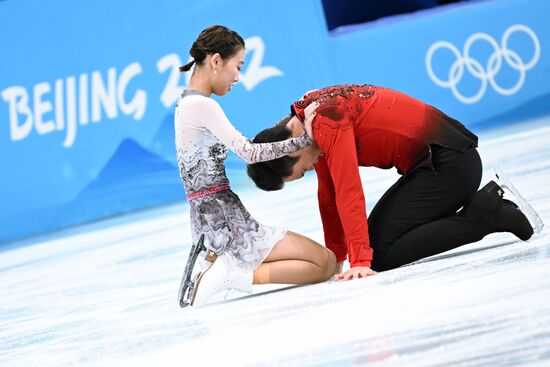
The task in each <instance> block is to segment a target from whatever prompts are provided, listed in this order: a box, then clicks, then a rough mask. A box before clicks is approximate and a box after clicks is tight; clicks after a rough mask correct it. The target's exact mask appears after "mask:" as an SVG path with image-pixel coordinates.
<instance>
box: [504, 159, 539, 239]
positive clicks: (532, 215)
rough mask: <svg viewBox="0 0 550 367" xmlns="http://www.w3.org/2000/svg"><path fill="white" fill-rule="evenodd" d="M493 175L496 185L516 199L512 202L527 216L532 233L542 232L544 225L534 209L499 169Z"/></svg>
mask: <svg viewBox="0 0 550 367" xmlns="http://www.w3.org/2000/svg"><path fill="white" fill-rule="evenodd" d="M495 174H496V176H497V182H498V185H499V186H500V187H502V188H504V189H507V190H508V191H510V193H511V194H512V195H513V196H514V198H515V199H516V200H514V201H515V202H516V204H517V205H518V206H519V207H520V209H521V211H522V212H523V213H524V214H525V215H526V216H527V218H528V219H529V222H531V225H532V226H533V231H534V232H535V233H540V232H542V229H543V228H544V223H543V222H542V219H541V218H540V216H539V215H538V213H537V212H536V211H535V209H534V208H533V207H532V206H531V204H529V202H528V201H527V200H526V199H525V198H524V197H523V196H522V195H521V194H520V193H519V191H518V189H516V187H515V186H514V185H513V184H512V182H511V181H510V179H509V178H508V177H506V175H505V174H504V172H502V169H500V167H496V168H495Z"/></svg>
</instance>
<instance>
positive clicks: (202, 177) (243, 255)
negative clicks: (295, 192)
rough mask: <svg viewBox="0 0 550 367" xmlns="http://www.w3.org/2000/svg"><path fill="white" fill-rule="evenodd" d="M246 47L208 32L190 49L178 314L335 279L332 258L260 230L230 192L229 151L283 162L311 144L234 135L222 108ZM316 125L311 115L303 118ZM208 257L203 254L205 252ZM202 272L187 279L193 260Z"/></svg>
mask: <svg viewBox="0 0 550 367" xmlns="http://www.w3.org/2000/svg"><path fill="white" fill-rule="evenodd" d="M244 47H245V44H244V41H243V39H242V37H241V36H239V35H238V34H237V33H236V32H234V31H232V30H230V29H228V28H226V27H223V26H212V27H209V28H206V29H205V30H203V31H202V32H201V33H200V35H199V36H198V38H197V40H196V41H195V42H194V43H193V45H192V47H191V50H190V52H189V53H190V55H191V56H192V57H193V60H192V61H191V62H189V63H188V64H187V65H185V66H182V67H180V70H181V71H182V72H186V71H189V70H190V69H191V67H192V66H193V65H195V69H194V71H193V74H192V76H191V79H190V82H189V85H188V86H187V89H186V90H184V91H183V93H182V94H181V98H180V99H179V100H178V103H177V106H176V112H175V133H176V151H177V158H178V165H179V171H180V175H181V178H182V180H183V183H184V185H185V189H186V192H187V198H188V201H189V206H190V214H191V230H192V240H193V243H194V244H196V243H198V245H196V246H194V249H193V250H192V253H191V254H190V256H189V259H188V264H187V267H186V272H185V274H184V277H183V279H182V284H181V286H180V293H179V301H180V306H181V307H185V306H187V305H194V306H200V305H203V304H205V303H206V302H207V301H208V299H209V298H211V296H212V295H214V294H216V293H218V292H220V291H223V290H226V289H237V290H240V291H245V292H250V290H251V285H252V284H253V283H255V284H262V283H287V284H288V283H291V284H303V283H312V282H320V281H324V280H327V279H328V278H330V277H331V276H332V275H334V273H335V270H336V258H335V255H334V253H333V252H332V251H330V250H328V249H326V248H325V247H324V246H321V245H319V244H318V243H316V242H314V241H313V240H311V239H309V238H306V237H304V236H301V235H299V234H296V233H293V232H289V231H285V230H282V229H278V228H273V227H270V226H266V225H263V224H260V223H258V222H257V221H256V220H254V218H252V216H251V215H250V214H249V213H248V211H247V210H246V209H245V208H244V206H243V204H242V203H241V201H240V200H239V198H238V196H237V195H236V194H235V193H234V192H233V191H232V190H231V189H230V186H229V181H228V179H227V177H226V174H225V167H224V160H225V159H226V157H227V153H228V148H229V149H231V150H232V151H233V152H235V153H236V154H237V155H238V156H239V157H240V158H242V159H243V160H245V161H246V162H247V163H256V162H262V161H266V160H272V159H276V158H279V157H282V156H284V155H286V154H289V153H292V152H295V151H297V150H299V149H302V148H304V147H306V146H307V145H309V144H311V143H312V140H311V139H310V138H309V136H308V135H307V134H305V133H304V134H302V135H301V136H299V137H296V138H291V139H287V140H284V141H280V142H275V143H265V144H254V143H252V142H250V141H249V140H247V139H246V138H245V137H244V136H243V135H242V134H241V133H239V132H238V131H237V130H236V129H235V128H234V127H233V125H232V124H231V123H230V121H229V120H228V119H227V117H226V116H225V114H224V112H223V110H222V108H221V107H220V105H219V104H218V103H217V102H216V101H215V100H213V99H212V98H210V96H211V95H212V93H214V94H215V95H218V96H223V95H225V94H226V93H227V92H229V91H230V89H231V87H232V86H233V85H234V84H235V83H236V82H237V81H238V80H239V71H240V68H241V66H242V65H243V63H244V55H245V48H244ZM312 117H313V109H310V110H308V112H307V114H306V116H305V118H306V119H309V118H312ZM203 250H207V251H203ZM197 256H198V259H199V264H198V265H200V269H199V271H198V272H197V271H195V272H194V273H195V274H193V277H192V278H191V273H192V270H193V267H194V260H196V258H197Z"/></svg>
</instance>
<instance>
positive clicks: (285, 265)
mask: <svg viewBox="0 0 550 367" xmlns="http://www.w3.org/2000/svg"><path fill="white" fill-rule="evenodd" d="M335 271H336V257H335V256H334V253H333V252H332V251H330V250H329V249H327V248H326V247H324V246H321V245H320V244H318V243H317V242H315V241H313V240H312V239H310V238H308V237H305V236H302V235H299V234H297V233H294V232H290V231H289V232H288V233H287V234H286V235H285V236H284V237H283V238H282V239H281V240H280V241H279V242H277V244H276V245H275V246H274V247H273V249H272V250H271V252H270V253H269V255H268V256H267V258H266V259H265V260H264V262H263V263H262V264H261V265H260V266H259V267H258V268H257V269H256V270H255V271H254V281H253V282H254V284H266V283H281V284H304V283H316V282H322V281H325V280H327V279H328V278H330V277H331V276H333V275H334V273H335Z"/></svg>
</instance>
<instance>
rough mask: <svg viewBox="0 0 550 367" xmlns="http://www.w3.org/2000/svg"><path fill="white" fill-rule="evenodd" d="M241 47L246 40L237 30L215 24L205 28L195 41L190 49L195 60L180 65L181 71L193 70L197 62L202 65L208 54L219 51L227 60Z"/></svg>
mask: <svg viewBox="0 0 550 367" xmlns="http://www.w3.org/2000/svg"><path fill="white" fill-rule="evenodd" d="M241 48H244V40H243V38H242V37H241V36H239V34H238V33H237V32H235V31H232V30H231V29H229V28H227V27H224V26H223V25H213V26H211V27H208V28H206V29H205V30H203V31H202V32H201V33H200V34H199V36H198V37H197V40H196V41H195V42H193V46H191V49H190V50H189V54H190V55H191V57H193V60H191V61H190V62H188V63H187V64H185V65H183V66H180V71H181V72H186V71H189V70H191V67H192V66H193V64H195V63H196V64H197V65H201V64H202V62H203V61H204V59H206V56H208V55H210V54H215V53H219V54H220V56H221V57H222V59H223V60H225V59H227V58H230V57H231V56H233V55H235V53H237V51H238V50H239V49H241Z"/></svg>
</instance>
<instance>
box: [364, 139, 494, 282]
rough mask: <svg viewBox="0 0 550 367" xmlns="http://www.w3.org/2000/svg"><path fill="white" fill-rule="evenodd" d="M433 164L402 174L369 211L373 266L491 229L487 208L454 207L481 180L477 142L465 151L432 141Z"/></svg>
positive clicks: (400, 261)
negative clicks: (464, 212) (466, 210)
mask: <svg viewBox="0 0 550 367" xmlns="http://www.w3.org/2000/svg"><path fill="white" fill-rule="evenodd" d="M431 148H432V163H433V166H434V168H435V170H432V169H430V168H419V169H417V170H415V171H413V172H412V173H410V174H409V175H408V176H402V177H401V178H400V179H399V180H398V181H397V182H396V183H395V184H394V185H393V186H392V187H391V188H390V189H389V190H388V191H386V193H385V194H384V195H383V196H382V198H381V199H380V200H379V201H378V203H377V204H376V206H375V207H374V209H373V210H372V212H371V213H370V216H369V236H370V242H371V247H372V248H373V250H374V255H373V261H372V268H373V269H374V270H377V271H383V270H388V269H393V268H397V267H399V266H401V265H404V264H407V263H410V262H413V261H416V260H418V259H421V258H424V257H428V256H431V255H435V254H439V253H442V252H445V251H448V250H451V249H453V248H456V247H458V246H461V245H464V244H467V243H472V242H475V241H479V240H480V239H482V238H483V237H484V236H485V235H487V234H489V233H492V232H494V231H495V230H496V229H495V223H494V219H492V218H489V217H488V215H487V213H475V212H472V211H469V212H468V215H467V216H466V215H464V214H463V213H462V211H461V212H458V211H459V209H460V208H461V207H463V206H467V204H468V201H469V199H470V198H471V197H472V196H473V195H474V194H475V193H476V191H477V190H478V188H479V184H480V182H481V175H482V165H481V159H480V157H479V154H478V152H477V150H476V149H475V148H470V149H468V150H467V151H465V152H464V153H462V152H459V151H455V150H451V149H447V148H443V147H440V146H436V145H432V146H431Z"/></svg>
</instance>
